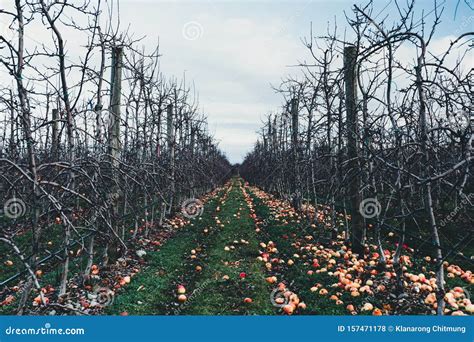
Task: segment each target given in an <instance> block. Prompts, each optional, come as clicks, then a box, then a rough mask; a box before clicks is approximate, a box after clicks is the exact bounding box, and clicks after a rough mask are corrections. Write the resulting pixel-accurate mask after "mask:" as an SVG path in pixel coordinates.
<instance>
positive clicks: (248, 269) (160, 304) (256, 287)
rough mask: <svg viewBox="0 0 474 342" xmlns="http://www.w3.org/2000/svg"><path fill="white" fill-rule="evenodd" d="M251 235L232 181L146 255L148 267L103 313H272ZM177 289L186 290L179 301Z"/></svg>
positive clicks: (251, 227) (238, 189)
mask: <svg viewBox="0 0 474 342" xmlns="http://www.w3.org/2000/svg"><path fill="white" fill-rule="evenodd" d="M256 234H257V233H256V232H255V223H254V221H253V219H252V217H251V211H250V208H249V204H248V203H247V201H246V197H245V195H244V192H243V188H242V184H241V182H240V181H239V180H235V181H234V182H233V183H232V184H231V185H230V186H228V187H227V188H225V189H224V190H223V191H221V192H220V193H219V194H218V195H217V196H216V197H215V198H213V199H212V200H210V201H208V202H207V204H206V206H205V208H204V212H203V214H202V215H201V216H200V217H199V218H196V219H194V220H192V224H190V225H188V226H187V227H185V228H184V229H183V230H182V231H181V232H179V233H178V234H177V235H176V236H175V237H174V238H172V239H170V240H169V241H168V242H167V243H166V244H165V245H164V246H163V247H162V248H161V250H159V251H156V252H150V253H149V255H148V257H149V266H148V267H147V268H146V269H145V270H144V271H142V272H140V273H139V274H137V275H136V276H135V277H134V280H133V282H131V283H130V285H129V286H127V287H126V289H125V291H124V292H123V293H121V294H120V295H119V296H117V298H116V299H115V301H114V304H113V305H112V306H111V307H109V308H108V310H107V311H108V313H110V314H118V313H121V312H127V313H128V314H130V315H140V314H147V315H173V314H183V315H184V314H189V315H223V314H225V315H231V314H236V315H252V314H260V315H264V314H274V313H275V310H276V309H275V308H274V307H273V306H272V304H271V302H270V300H269V294H270V292H271V288H269V286H268V284H266V282H265V275H264V270H263V268H262V265H261V263H259V262H258V261H257V260H256V257H257V256H258V249H259V247H258V243H259V242H258V240H257V237H256ZM178 285H183V286H184V287H185V289H186V296H187V300H186V301H185V302H182V303H180V302H178V297H177V287H178ZM245 298H247V300H246V301H244V300H245ZM250 300H251V302H250Z"/></svg>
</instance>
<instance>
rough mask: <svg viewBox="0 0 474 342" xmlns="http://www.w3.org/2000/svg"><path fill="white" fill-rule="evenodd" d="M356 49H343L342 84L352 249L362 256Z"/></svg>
mask: <svg viewBox="0 0 474 342" xmlns="http://www.w3.org/2000/svg"><path fill="white" fill-rule="evenodd" d="M356 61H357V48H356V47H355V46H347V47H345V48H344V83H345V90H346V101H345V102H346V120H347V157H348V159H349V160H348V164H347V165H348V168H349V172H350V176H349V177H348V179H349V186H348V197H349V200H350V203H351V221H352V234H351V241H352V249H353V252H354V253H357V254H359V255H361V256H362V255H363V253H364V236H365V223H364V218H363V217H362V214H361V212H360V209H359V208H360V202H361V198H360V193H359V189H360V184H361V179H360V178H361V176H360V165H359V147H358V144H359V140H358V135H359V128H358V120H357V75H356Z"/></svg>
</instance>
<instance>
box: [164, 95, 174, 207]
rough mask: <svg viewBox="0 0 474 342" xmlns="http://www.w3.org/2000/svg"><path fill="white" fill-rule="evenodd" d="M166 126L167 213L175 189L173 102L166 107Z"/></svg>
mask: <svg viewBox="0 0 474 342" xmlns="http://www.w3.org/2000/svg"><path fill="white" fill-rule="evenodd" d="M166 111H167V116H166V128H167V142H168V152H169V167H170V168H169V172H170V200H169V207H168V213H170V212H171V208H172V207H173V199H174V194H175V191H176V184H175V165H174V164H175V146H174V122H173V104H171V103H170V104H169V105H168V107H167V108H166Z"/></svg>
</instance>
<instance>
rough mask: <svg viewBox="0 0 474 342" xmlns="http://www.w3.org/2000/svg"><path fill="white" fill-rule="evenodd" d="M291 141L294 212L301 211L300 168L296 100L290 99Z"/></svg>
mask: <svg viewBox="0 0 474 342" xmlns="http://www.w3.org/2000/svg"><path fill="white" fill-rule="evenodd" d="M290 106H291V109H290V114H291V140H292V148H293V172H294V175H293V177H294V178H293V189H292V191H293V196H292V197H293V199H292V201H293V208H295V210H301V177H300V166H299V162H300V161H299V159H300V158H299V151H300V148H299V141H298V134H299V122H298V99H296V98H293V99H291V104H290Z"/></svg>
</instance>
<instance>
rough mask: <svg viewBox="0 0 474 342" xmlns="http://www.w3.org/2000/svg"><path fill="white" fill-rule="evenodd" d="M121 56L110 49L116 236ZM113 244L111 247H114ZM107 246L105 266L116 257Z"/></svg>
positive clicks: (112, 198)
mask: <svg viewBox="0 0 474 342" xmlns="http://www.w3.org/2000/svg"><path fill="white" fill-rule="evenodd" d="M122 55H123V48H122V47H120V46H114V47H113V48H112V72H111V80H110V106H109V107H110V109H109V120H110V122H109V136H108V139H109V141H108V150H109V151H108V152H109V158H110V165H111V176H112V179H113V180H114V181H113V184H112V185H111V188H110V193H109V197H108V198H109V199H108V200H109V201H110V209H111V225H112V227H113V228H114V230H115V232H116V233H117V234H118V232H119V228H120V227H118V215H119V200H120V194H119V187H118V186H117V183H118V181H119V177H118V172H117V169H118V168H119V158H120V149H121V146H120V117H121V116H120V103H121V92H122ZM114 244H115V242H114ZM114 244H113V245H112V246H113V247H114ZM109 247H110V245H107V247H106V248H105V252H104V264H106V263H107V262H108V260H109V258H110V257H112V258H113V259H115V257H116V255H112V256H110V255H108V251H109V250H110V251H111V252H113V253H114V254H115V253H116V251H117V249H116V248H109Z"/></svg>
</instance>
